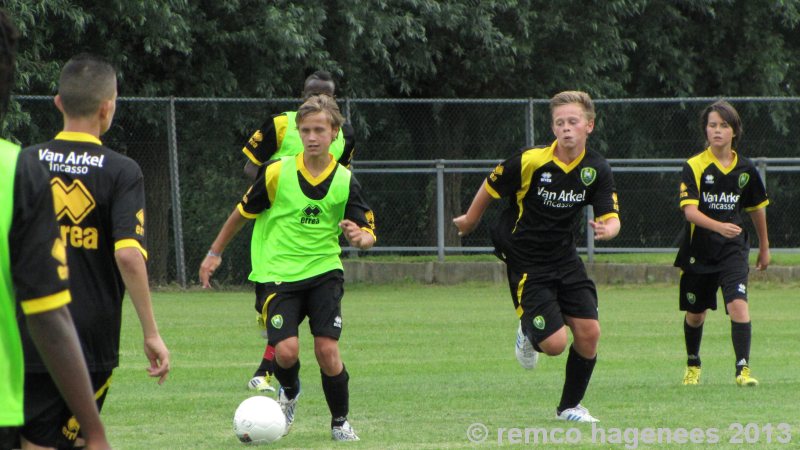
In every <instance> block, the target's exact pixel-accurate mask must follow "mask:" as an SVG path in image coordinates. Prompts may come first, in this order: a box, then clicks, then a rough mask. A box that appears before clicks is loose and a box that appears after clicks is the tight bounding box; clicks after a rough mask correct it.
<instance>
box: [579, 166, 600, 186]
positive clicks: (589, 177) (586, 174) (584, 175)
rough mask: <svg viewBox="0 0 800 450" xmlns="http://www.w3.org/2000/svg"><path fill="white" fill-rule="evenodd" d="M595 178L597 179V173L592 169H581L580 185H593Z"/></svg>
mask: <svg viewBox="0 0 800 450" xmlns="http://www.w3.org/2000/svg"><path fill="white" fill-rule="evenodd" d="M595 178H597V171H596V170H594V168H593V167H584V168H583V169H581V183H583V184H584V185H585V186H589V185H590V184H592V183H594V180H595Z"/></svg>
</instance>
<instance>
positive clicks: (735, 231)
mask: <svg viewBox="0 0 800 450" xmlns="http://www.w3.org/2000/svg"><path fill="white" fill-rule="evenodd" d="M741 232H742V227H740V226H738V225H735V224H732V223H727V222H725V223H722V224H720V227H719V230H717V233H719V234H721V235H723V236H725V237H726V238H728V239H731V238H735V237H736V236H738V235H739V234H740V233H741Z"/></svg>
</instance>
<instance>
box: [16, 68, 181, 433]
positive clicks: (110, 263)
mask: <svg viewBox="0 0 800 450" xmlns="http://www.w3.org/2000/svg"><path fill="white" fill-rule="evenodd" d="M116 100H117V78H116V73H115V72H114V69H113V67H111V65H109V64H108V63H107V62H105V61H103V60H101V59H99V58H97V57H95V56H92V55H88V54H81V55H77V56H75V57H73V58H72V59H70V60H69V61H68V62H67V63H66V64H65V65H64V68H63V69H62V71H61V76H60V78H59V83H58V95H56V97H55V105H56V107H57V108H58V109H59V111H61V113H62V115H63V117H64V130H63V131H62V132H60V133H59V134H58V135H57V136H56V137H55V139H54V140H52V141H49V142H46V143H43V144H39V145H35V146H32V147H29V148H27V149H25V150H23V153H24V154H33V155H35V158H37V159H38V160H39V161H40V162H41V164H42V165H44V167H45V168H46V169H48V171H49V174H50V187H51V189H52V192H53V199H54V205H55V214H56V219H57V220H58V223H59V226H60V231H61V236H62V239H63V240H64V241H65V243H66V246H67V258H68V260H69V268H70V290H71V294H72V299H73V301H72V303H71V304H70V312H71V313H72V317H73V319H74V321H75V328H76V329H77V330H78V335H79V337H80V339H81V344H82V346H83V352H84V355H85V358H86V363H87V366H88V367H89V372H90V374H91V378H92V384H93V387H94V390H95V398H96V399H97V405H98V409H102V406H103V402H104V401H105V397H106V394H107V392H108V388H109V385H110V382H111V373H112V371H113V369H114V368H115V367H117V365H119V335H120V328H121V321H122V299H123V295H124V292H125V290H126V288H127V290H128V295H129V296H130V297H131V301H132V302H133V305H134V307H135V309H136V313H137V315H138V317H139V321H140V323H141V326H142V332H143V334H144V349H145V355H146V356H147V358H148V360H149V361H150V366H149V367H148V368H147V371H148V373H149V375H150V376H152V377H157V378H159V383H162V382H163V381H164V380H165V379H166V376H167V373H168V372H169V368H170V367H169V352H168V350H167V348H166V346H165V345H164V342H163V341H162V339H161V335H160V334H159V331H158V327H157V325H156V322H155V318H154V317H153V309H152V304H151V301H150V289H149V285H148V279H147V268H146V266H145V258H146V257H147V251H146V250H145V232H144V220H145V219H144V218H145V208H144V184H143V178H142V172H141V169H140V168H139V165H138V164H136V162H135V161H133V160H132V159H130V158H128V157H126V156H123V155H121V154H119V153H116V152H114V151H113V150H111V149H109V148H107V147H104V146H103V144H102V142H101V141H100V136H101V135H102V134H103V133H105V132H106V131H108V129H109V127H110V126H111V122H112V120H113V118H114V112H115V111H116ZM20 328H21V331H22V335H23V346H24V348H25V371H26V383H25V414H26V423H25V426H24V427H23V428H22V431H21V434H22V436H23V437H24V438H25V439H27V440H28V441H31V442H33V443H36V444H38V445H46V446H52V447H64V446H71V445H72V444H73V443H74V442H75V441H76V439H77V438H78V433H79V430H80V424H79V423H78V422H77V420H76V419H75V417H74V416H73V414H72V412H71V411H70V409H69V408H68V406H67V405H66V404H65V403H64V401H63V399H62V398H61V396H60V395H59V393H58V390H57V389H55V386H54V385H53V382H52V379H51V378H50V376H49V375H48V374H47V372H46V370H45V367H44V365H43V364H42V361H41V360H40V359H39V357H38V355H37V354H36V351H35V349H34V348H33V346H32V345H31V342H30V338H29V336H28V333H27V330H26V329H25V327H24V324H23V323H20Z"/></svg>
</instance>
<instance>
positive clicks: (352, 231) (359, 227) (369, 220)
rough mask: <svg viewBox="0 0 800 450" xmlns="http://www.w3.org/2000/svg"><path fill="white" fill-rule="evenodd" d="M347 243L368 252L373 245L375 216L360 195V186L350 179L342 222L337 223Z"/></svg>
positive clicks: (374, 240) (374, 239)
mask: <svg viewBox="0 0 800 450" xmlns="http://www.w3.org/2000/svg"><path fill="white" fill-rule="evenodd" d="M339 228H341V229H342V233H343V234H344V237H345V239H347V242H348V243H349V244H350V245H351V246H353V247H356V248H358V249H361V250H368V249H370V248H372V246H373V245H375V242H376V240H377V239H376V237H375V214H374V213H373V212H372V209H371V208H370V207H369V205H367V202H366V201H365V200H364V197H363V195H362V194H361V185H360V184H359V183H358V181H356V178H355V177H354V176H351V177H350V196H349V197H348V199H347V205H346V206H345V214H344V220H342V221H340V222H339Z"/></svg>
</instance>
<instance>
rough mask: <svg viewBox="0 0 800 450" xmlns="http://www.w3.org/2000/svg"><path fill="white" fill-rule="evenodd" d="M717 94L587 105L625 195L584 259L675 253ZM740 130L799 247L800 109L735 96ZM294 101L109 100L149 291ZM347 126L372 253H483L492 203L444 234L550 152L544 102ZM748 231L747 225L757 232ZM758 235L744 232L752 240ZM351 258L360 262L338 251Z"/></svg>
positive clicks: (351, 109)
mask: <svg viewBox="0 0 800 450" xmlns="http://www.w3.org/2000/svg"><path fill="white" fill-rule="evenodd" d="M14 100H15V101H14V102H13V103H12V108H11V109H12V111H11V113H10V114H9V116H7V119H6V122H5V124H4V125H3V127H4V130H3V135H4V136H11V137H12V139H14V140H17V141H18V142H20V143H22V144H23V145H26V144H31V143H35V142H40V141H45V140H49V139H51V138H52V137H53V136H54V135H55V134H56V133H57V132H58V131H59V130H60V128H61V117H60V115H59V113H58V111H57V110H56V109H55V107H54V106H53V103H52V98H51V97H45V96H19V97H16V98H15V99H14ZM713 100H715V99H712V98H691V99H689V98H685V99H610V100H597V101H596V107H597V121H596V126H595V130H594V132H593V133H592V136H591V137H590V139H589V147H590V148H593V149H595V150H598V151H599V152H601V153H602V154H604V155H605V156H606V158H608V159H609V161H610V163H611V165H612V168H613V169H614V176H615V180H616V185H617V189H618V192H619V199H620V208H621V220H622V224H623V228H622V232H621V233H620V235H619V237H618V238H616V239H615V240H613V241H610V242H604V243H602V244H598V246H597V247H594V245H593V244H594V243H593V242H592V241H591V239H588V240H587V238H586V237H587V236H586V233H585V231H583V230H576V232H577V233H578V234H579V245H580V246H581V249H582V250H583V251H587V252H590V253H591V252H611V251H618V252H619V251H625V252H655V251H657V252H667V251H674V249H675V247H676V246H677V243H678V236H679V233H680V230H681V228H682V225H683V220H684V219H683V216H682V214H681V213H680V211H679V209H678V207H677V186H678V184H679V179H680V167H681V163H682V162H683V161H684V160H685V159H686V158H688V157H689V156H691V155H692V154H694V153H696V152H698V151H700V150H702V149H703V147H704V137H703V132H702V128H701V125H700V117H699V115H700V111H701V110H702V108H703V107H704V106H705V105H707V104H709V103H710V102H712V101H713ZM730 100H731V102H732V103H733V104H734V105H735V106H736V107H737V109H738V110H739V112H740V114H741V115H742V120H743V122H744V129H745V132H744V136H743V139H742V141H741V143H740V144H739V149H738V150H739V151H740V152H741V153H742V154H743V155H745V156H748V157H750V158H753V159H756V160H757V162H758V164H759V167H760V168H761V170H762V174H763V175H764V176H765V179H766V182H767V190H768V192H769V194H770V197H771V202H772V204H771V206H770V208H769V210H768V211H769V213H768V222H769V229H770V242H771V246H772V247H773V248H775V249H776V250H777V251H781V250H783V251H794V250H795V249H796V247H797V242H798V238H799V237H800V231H799V230H798V229H797V227H798V225H797V223H798V219H799V217H798V215H800V213H799V212H798V210H797V208H795V207H794V206H795V205H796V204H797V200H798V195H799V194H800V192H798V190H800V187H798V175H799V174H800V129H798V128H800V98H734V99H730ZM298 103H299V102H298V100H297V99H270V100H264V99H211V98H133V97H127V98H126V97H122V98H120V99H119V100H118V105H117V113H116V117H115V119H114V123H113V126H112V128H111V129H110V130H109V132H108V133H107V134H106V135H104V136H103V138H102V139H103V142H104V143H105V144H106V145H108V146H109V147H111V148H113V149H115V150H117V151H119V152H121V153H124V154H127V155H128V156H130V157H132V158H134V159H135V160H136V161H137V162H138V163H139V164H140V165H141V166H142V170H143V172H144V175H145V183H146V189H147V205H148V218H147V233H148V235H147V236H148V246H149V249H150V255H151V257H150V260H149V262H148V265H149V268H150V274H151V278H152V281H153V282H154V283H157V284H165V283H172V282H177V283H178V284H181V285H186V284H187V283H193V282H194V280H195V279H196V274H197V269H198V267H199V264H200V261H201V260H202V258H203V257H204V256H205V253H206V251H207V250H208V247H209V245H210V244H211V242H212V241H213V240H214V237H215V236H216V233H217V231H218V230H219V228H220V227H221V226H222V224H223V223H224V221H225V219H226V218H227V216H228V215H229V214H230V213H231V212H232V211H233V208H234V206H235V204H236V202H237V201H238V200H239V199H240V198H241V195H242V194H243V193H244V192H245V191H246V189H247V187H248V185H249V183H248V180H247V179H246V178H245V177H244V174H243V170H242V169H243V166H244V163H245V157H244V155H243V154H242V153H241V148H242V146H243V145H244V143H245V142H246V140H247V139H248V138H249V136H250V134H251V133H252V132H253V131H254V130H255V129H257V128H258V127H259V126H260V125H261V124H262V123H263V122H264V121H265V120H267V119H268V118H269V117H270V115H271V114H275V113H278V112H281V111H285V110H293V109H295V108H296V107H297V105H298ZM340 106H341V108H342V110H343V112H344V113H345V115H346V116H347V117H348V120H349V121H350V122H351V123H352V124H353V126H354V128H355V130H356V137H357V143H356V153H355V162H354V164H353V171H354V173H355V174H356V177H357V178H358V179H359V181H360V182H361V184H362V186H363V187H364V189H365V192H366V196H367V200H368V201H369V202H370V204H371V206H372V207H373V209H374V210H375V216H376V223H377V226H378V244H377V245H376V247H375V248H374V249H373V250H371V251H372V252H378V253H402V254H438V255H439V257H440V258H445V257H446V255H451V254H461V253H476V252H488V251H489V248H490V246H491V243H490V240H489V225H490V224H492V223H493V222H494V221H495V219H496V217H497V216H498V215H499V213H500V210H501V209H502V207H503V206H501V205H494V206H493V207H492V208H490V210H489V211H488V212H487V215H486V217H484V220H483V223H482V224H481V226H480V227H479V228H478V229H477V230H476V232H475V233H473V234H472V235H470V236H468V237H467V238H464V239H460V238H459V237H458V236H457V235H456V230H455V227H453V226H452V225H451V220H452V218H453V217H454V216H456V215H458V214H460V213H461V212H463V211H464V210H465V209H466V207H467V206H468V205H469V203H470V201H471V200H472V197H473V196H474V194H475V192H476V190H477V189H478V187H479V186H480V184H481V182H482V180H483V178H484V177H485V176H486V175H487V174H488V173H489V171H491V169H492V168H493V167H494V165H495V164H497V163H498V162H499V161H501V160H503V159H505V158H507V157H508V156H510V155H512V154H513V153H515V152H516V151H518V150H519V149H522V148H524V147H527V146H531V145H543V144H549V143H551V142H552V140H553V139H554V138H553V135H552V132H551V130H550V113H549V103H548V101H547V100H542V99H482V100H453V99H448V100H443V99H415V100H398V99H340ZM249 229H250V226H248V227H247V228H245V229H244V230H243V231H242V232H241V233H240V234H239V236H237V237H236V239H235V240H234V241H233V242H232V243H231V245H230V246H229V248H228V250H226V253H225V258H224V259H223V266H222V267H221V268H220V269H219V270H218V271H217V272H216V274H215V279H216V280H217V281H218V282H221V283H234V284H241V283H242V282H243V281H245V280H246V278H247V274H248V273H249V266H250V262H249V239H250V233H249ZM751 231H752V230H751ZM751 235H753V236H754V233H751ZM345 255H346V256H349V257H356V256H358V253H357V252H355V251H351V250H350V249H346V252H345Z"/></svg>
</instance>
